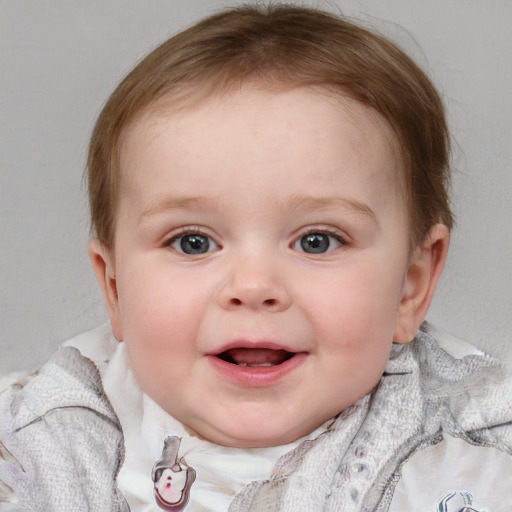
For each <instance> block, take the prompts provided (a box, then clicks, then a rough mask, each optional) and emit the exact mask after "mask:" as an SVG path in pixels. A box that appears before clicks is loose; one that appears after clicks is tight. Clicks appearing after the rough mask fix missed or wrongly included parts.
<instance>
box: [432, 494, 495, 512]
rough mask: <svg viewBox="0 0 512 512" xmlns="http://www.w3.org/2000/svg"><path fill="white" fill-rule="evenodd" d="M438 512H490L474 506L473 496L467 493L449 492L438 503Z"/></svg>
mask: <svg viewBox="0 0 512 512" xmlns="http://www.w3.org/2000/svg"><path fill="white" fill-rule="evenodd" d="M449 502H451V503H449ZM436 512H488V510H487V509H485V508H476V506H475V505H474V504H473V496H472V495H471V494H470V493H469V492H467V491H448V492H447V493H446V494H445V495H444V496H443V497H442V498H441V499H440V500H439V501H438V502H437V505H436Z"/></svg>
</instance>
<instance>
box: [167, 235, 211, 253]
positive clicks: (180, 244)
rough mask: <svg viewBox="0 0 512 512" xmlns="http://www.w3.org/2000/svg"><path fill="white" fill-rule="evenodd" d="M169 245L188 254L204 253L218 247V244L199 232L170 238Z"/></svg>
mask: <svg viewBox="0 0 512 512" xmlns="http://www.w3.org/2000/svg"><path fill="white" fill-rule="evenodd" d="M169 245H170V246H171V247H172V248H173V249H174V250H176V251H178V252H181V253H183V254H188V255H199V254H206V253H207V252H210V251H213V250H216V249H218V245H217V244H216V243H215V242H214V241H213V240H212V239H211V238H210V237H209V236H206V235H202V234H201V233H186V234H184V235H180V236H177V237H175V238H173V239H172V240H171V242H170V243H169Z"/></svg>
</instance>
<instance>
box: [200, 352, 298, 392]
mask: <svg viewBox="0 0 512 512" xmlns="http://www.w3.org/2000/svg"><path fill="white" fill-rule="evenodd" d="M306 357H307V354H306V353H305V352H299V353H297V354H295V355H294V356H293V357H291V358H290V359H288V360H287V361H285V362H284V363H281V364H277V365H275V366H239V365H236V364H232V363H227V362H226V361H223V360H222V359H220V358H218V357H216V356H211V355H209V356H207V358H208V359H209V361H210V363H211V365H212V366H213V367H214V369H215V370H216V371H217V372H219V373H220V374H221V375H222V376H223V377H225V378H227V379H229V380H231V381H234V382H236V383H238V384H242V385H244V386H248V387H256V388H258V387H259V388H262V387H266V386H271V385H272V384H275V383H276V382H278V381H279V380H281V379H282V378H284V377H285V376H287V375H289V374H290V373H291V372H293V371H294V370H296V369H297V368H298V367H299V366H301V365H302V364H303V363H304V362H305V360H306Z"/></svg>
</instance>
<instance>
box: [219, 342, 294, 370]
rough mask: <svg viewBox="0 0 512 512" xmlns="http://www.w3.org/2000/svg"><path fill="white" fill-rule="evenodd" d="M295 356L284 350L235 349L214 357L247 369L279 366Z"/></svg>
mask: <svg viewBox="0 0 512 512" xmlns="http://www.w3.org/2000/svg"><path fill="white" fill-rule="evenodd" d="M295 355H296V353H295V352H289V351H287V350H284V349H272V348H246V347H235V348H230V349H228V350H224V352H221V353H220V354H218V355H217V356H216V357H217V358H219V359H220V360H222V361H224V362H226V363H229V364H232V365H236V366H244V367H249V368H264V367H270V366H279V365H282V364H283V363H285V362H286V361H289V360H290V359H291V358H292V357H294V356H295Z"/></svg>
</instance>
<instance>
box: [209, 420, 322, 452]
mask: <svg viewBox="0 0 512 512" xmlns="http://www.w3.org/2000/svg"><path fill="white" fill-rule="evenodd" d="M233 427H234V425H232V424H231V425H229V427H228V428H226V429H222V430H220V429H219V430H215V431H210V432H204V434H205V435H203V436H201V437H204V438H205V439H208V440H209V441H211V442H213V443H216V444H219V445H222V446H230V447H233V448H267V447H271V446H282V445H285V444H289V443H293V442H294V441H296V440H297V439H299V438H300V437H302V436H305V435H307V434H309V433H310V432H311V431H313V430H314V429H315V427H313V428H312V429H310V430H307V431H304V430H303V429H295V430H292V431H291V430H290V428H289V426H287V427H285V428H283V429H276V425H262V424H261V423H260V424H258V425H254V426H252V427H249V428H247V425H243V426H241V427H239V428H233Z"/></svg>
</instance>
